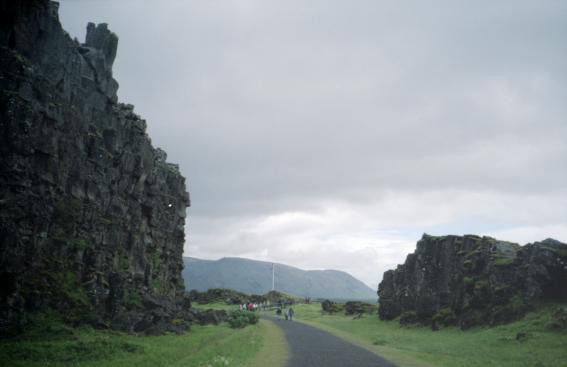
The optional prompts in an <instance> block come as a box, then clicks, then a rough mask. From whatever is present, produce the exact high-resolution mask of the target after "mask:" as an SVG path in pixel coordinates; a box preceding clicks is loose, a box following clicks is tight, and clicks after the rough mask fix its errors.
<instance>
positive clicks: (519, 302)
mask: <svg viewBox="0 0 567 367" xmlns="http://www.w3.org/2000/svg"><path fill="white" fill-rule="evenodd" d="M565 284H567V245H565V244H563V243H560V242H558V241H555V240H552V239H548V240H545V241H542V242H537V243H534V244H529V245H526V246H523V247H522V246H519V245H517V244H514V243H510V242H505V241H499V240H496V239H493V238H490V237H478V236H473V235H466V236H462V237H461V236H443V237H433V236H428V235H424V236H423V238H422V239H421V240H420V241H419V242H418V243H417V248H416V250H415V252H414V253H413V254H410V255H408V257H407V259H406V262H405V263H404V264H403V265H399V266H398V267H397V269H395V270H389V271H387V272H385V273H384V278H383V280H382V282H381V283H380V285H379V288H378V295H379V302H380V309H379V316H380V318H381V319H384V320H391V319H394V318H396V317H400V322H401V323H402V324H404V323H421V324H425V325H431V326H432V327H433V328H434V329H436V328H439V327H442V326H445V325H455V324H456V325H459V326H460V327H462V328H468V327H470V326H473V325H478V324H492V325H494V324H499V323H504V322H508V321H512V320H515V319H517V318H519V317H521V316H522V315H523V314H524V313H525V312H526V311H527V310H528V309H529V308H530V307H531V306H532V305H533V304H534V303H535V302H537V301H539V300H542V299H546V298H547V299H554V300H567V288H565Z"/></svg>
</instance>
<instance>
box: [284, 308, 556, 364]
mask: <svg viewBox="0 0 567 367" xmlns="http://www.w3.org/2000/svg"><path fill="white" fill-rule="evenodd" d="M556 307H557V306H556V305H555V306H554V305H548V306H544V307H542V308H541V309H540V310H539V311H537V312H533V313H530V314H528V315H527V316H526V317H525V318H524V319H522V320H520V321H517V322H514V323H511V324H508V325H502V326H498V327H493V328H488V327H484V328H480V327H479V328H474V329H471V330H467V331H461V330H459V329H457V328H446V329H442V330H439V331H432V330H431V329H429V328H425V327H411V328H405V327H400V325H399V323H398V321H397V320H395V321H380V320H379V319H378V316H377V315H365V316H364V317H363V318H362V319H360V320H353V318H352V317H346V316H344V315H322V314H321V306H320V305H319V304H311V305H297V306H295V311H296V316H295V317H296V319H298V320H300V321H306V322H308V323H310V324H312V325H314V326H318V327H320V328H322V329H325V330H328V331H331V332H333V333H335V334H337V335H339V336H341V337H343V338H346V339H349V340H351V341H353V342H355V343H357V344H360V345H362V346H364V347H366V348H368V349H370V350H373V351H375V352H377V353H379V354H381V355H383V356H384V357H386V358H388V359H390V360H392V361H394V362H397V363H399V364H400V365H401V366H447V367H460V366H463V367H465V366H466V367H489V366H495V367H496V366H499V367H500V366H503V367H506V366H510V367H511V366H514V367H516V366H518V367H521V366H526V367H528V366H529V367H551V366H567V333H557V332H551V331H548V330H547V329H546V325H547V324H548V322H549V321H550V319H551V312H552V309H554V308H556ZM520 332H524V333H527V337H526V338H525V339H524V340H522V341H518V340H516V335H517V334H518V333H520Z"/></svg>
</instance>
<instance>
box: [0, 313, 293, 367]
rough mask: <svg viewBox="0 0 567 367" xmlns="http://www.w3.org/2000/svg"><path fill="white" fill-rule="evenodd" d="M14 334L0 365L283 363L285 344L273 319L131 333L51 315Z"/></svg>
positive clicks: (0, 353)
mask: <svg viewBox="0 0 567 367" xmlns="http://www.w3.org/2000/svg"><path fill="white" fill-rule="evenodd" d="M38 325H40V326H39V327H36V328H35V329H31V330H29V331H28V332H27V333H26V334H25V335H22V336H21V337H19V338H18V339H9V340H2V341H0V365H2V366H11V367H20V366H21V367H24V366H25V367H36V366H53V367H55V366H76V367H91V366H92V367H94V366H105V367H127V366H136V367H145V366H148V367H156V366H168V367H170V366H171V367H176V366H183V367H217V366H223V367H225V366H237V367H238V366H242V367H244V366H246V367H259V366H262V365H264V364H263V363H265V362H268V363H269V365H270V366H274V367H279V366H283V365H284V363H285V359H286V357H287V346H286V344H285V339H284V337H283V334H282V333H281V331H280V330H279V328H277V327H276V326H275V325H274V324H273V323H271V322H269V321H264V320H262V321H261V322H260V323H258V324H256V325H251V326H248V327H246V328H243V329H231V328H229V327H228V326H227V325H226V324H222V325H219V326H194V327H193V328H192V330H191V331H190V332H188V333H186V334H184V335H173V334H172V335H165V336H153V337H150V336H135V335H127V334H124V333H118V332H111V331H100V330H93V329H91V328H77V329H73V328H69V327H67V326H65V325H63V324H62V323H60V322H58V321H57V320H54V319H52V318H49V319H47V320H41V322H40V323H38Z"/></svg>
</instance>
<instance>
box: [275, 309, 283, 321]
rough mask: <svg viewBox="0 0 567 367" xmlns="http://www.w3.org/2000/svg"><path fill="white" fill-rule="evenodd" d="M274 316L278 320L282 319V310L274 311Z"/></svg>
mask: <svg viewBox="0 0 567 367" xmlns="http://www.w3.org/2000/svg"><path fill="white" fill-rule="evenodd" d="M276 316H277V317H278V320H279V319H281V318H282V309H281V308H280V307H278V308H277V309H276Z"/></svg>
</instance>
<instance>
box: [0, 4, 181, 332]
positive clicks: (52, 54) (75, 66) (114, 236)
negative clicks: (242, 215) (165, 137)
mask: <svg viewBox="0 0 567 367" xmlns="http://www.w3.org/2000/svg"><path fill="white" fill-rule="evenodd" d="M57 11H58V4H57V3H55V2H50V1H47V0H22V1H11V0H1V1H0V131H1V132H2V134H1V136H0V284H1V285H2V288H1V290H0V335H2V334H4V333H7V332H9V331H15V330H17V329H18V328H19V327H20V326H21V324H22V322H23V321H24V319H25V317H24V316H25V315H26V314H27V313H28V312H33V311H43V310H55V311H58V312H60V313H61V314H64V315H65V317H66V318H67V319H68V321H72V322H90V323H93V324H95V325H99V326H111V327H115V328H119V329H125V330H130V331H144V330H146V331H147V330H151V328H152V327H155V326H156V325H161V329H163V328H165V327H169V326H167V325H170V323H169V322H170V320H172V319H173V318H174V317H176V315H175V314H176V312H178V311H179V310H180V308H179V307H180V303H181V302H182V298H183V290H184V286H183V278H182V276H181V271H182V268H183V262H182V251H183V242H184V225H185V210H186V207H187V206H188V205H189V196H188V193H187V192H186V189H185V179H184V177H183V176H182V175H181V174H180V172H179V170H178V167H177V166H176V165H174V164H170V163H167V162H166V154H165V153H164V152H163V151H162V150H160V149H157V148H154V147H153V146H152V144H151V140H150V138H149V137H148V135H147V134H146V122H145V121H144V120H143V119H141V118H140V117H139V116H137V115H136V114H135V113H134V111H133V107H132V106H131V105H125V104H121V103H118V102H117V96H116V92H117V89H118V83H117V82H116V81H115V80H114V79H113V77H112V64H113V61H114V58H115V56H116V51H117V45H118V38H117V36H116V35H115V34H113V33H112V32H110V31H109V30H108V28H107V25H106V24H99V25H95V24H92V23H91V24H89V25H88V27H87V36H86V41H85V42H84V43H79V42H78V41H76V40H72V39H71V38H70V37H69V35H68V34H67V33H66V32H65V31H64V30H63V29H62V27H61V24H60V22H59V20H58V15H57ZM177 324H179V322H177ZM164 325H165V326H164Z"/></svg>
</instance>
